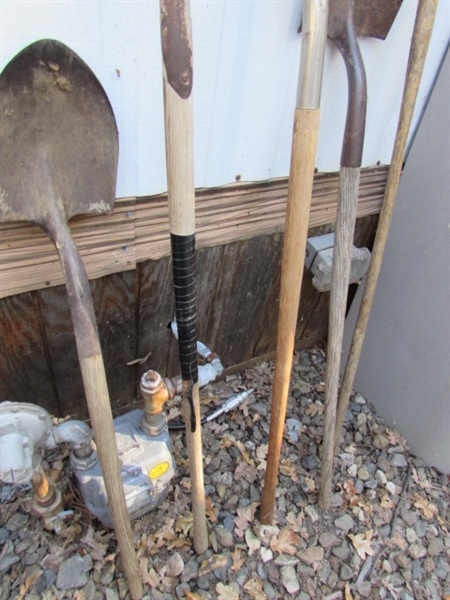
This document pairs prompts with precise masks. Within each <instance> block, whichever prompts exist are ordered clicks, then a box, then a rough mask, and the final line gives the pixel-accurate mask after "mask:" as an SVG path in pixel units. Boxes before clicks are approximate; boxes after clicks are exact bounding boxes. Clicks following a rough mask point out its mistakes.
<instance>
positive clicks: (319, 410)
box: [305, 402, 325, 417]
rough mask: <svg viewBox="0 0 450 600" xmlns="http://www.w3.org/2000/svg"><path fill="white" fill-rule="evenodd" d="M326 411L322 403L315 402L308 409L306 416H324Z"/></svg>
mask: <svg viewBox="0 0 450 600" xmlns="http://www.w3.org/2000/svg"><path fill="white" fill-rule="evenodd" d="M324 410H325V407H324V405H323V404H320V402H314V403H313V404H310V405H309V406H308V407H307V409H306V410H305V414H307V415H309V416H310V417H315V416H316V415H323V411H324Z"/></svg>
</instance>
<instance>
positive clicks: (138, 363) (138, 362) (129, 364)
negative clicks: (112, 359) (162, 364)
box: [126, 350, 152, 367]
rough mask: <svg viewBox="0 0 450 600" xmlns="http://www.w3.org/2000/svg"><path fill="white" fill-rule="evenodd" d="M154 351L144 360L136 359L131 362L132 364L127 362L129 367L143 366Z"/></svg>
mask: <svg viewBox="0 0 450 600" xmlns="http://www.w3.org/2000/svg"><path fill="white" fill-rule="evenodd" d="M151 353H152V351H151V350H150V352H149V353H148V354H146V355H145V356H144V358H135V359H134V360H130V362H127V363H126V364H127V367H131V366H133V365H142V364H144V363H145V361H146V360H147V359H148V358H149V357H150V355H151Z"/></svg>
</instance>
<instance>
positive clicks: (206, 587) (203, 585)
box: [197, 575, 211, 590]
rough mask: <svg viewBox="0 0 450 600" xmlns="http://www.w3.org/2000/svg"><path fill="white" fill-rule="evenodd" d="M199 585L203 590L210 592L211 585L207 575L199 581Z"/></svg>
mask: <svg viewBox="0 0 450 600" xmlns="http://www.w3.org/2000/svg"><path fill="white" fill-rule="evenodd" d="M197 585H198V587H199V588H200V589H201V590H209V588H210V587H211V583H210V581H209V578H208V576H207V575H202V576H201V577H199V578H198V579H197Z"/></svg>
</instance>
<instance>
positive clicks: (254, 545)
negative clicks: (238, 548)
mask: <svg viewBox="0 0 450 600" xmlns="http://www.w3.org/2000/svg"><path fill="white" fill-rule="evenodd" d="M245 541H246V542H247V546H248V548H249V552H248V554H249V556H251V555H252V554H253V553H254V552H256V551H257V550H259V549H260V548H261V541H260V540H259V539H258V538H257V537H256V535H255V534H254V533H253V531H252V530H251V528H249V529H247V531H246V532H245Z"/></svg>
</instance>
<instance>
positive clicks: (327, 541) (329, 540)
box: [319, 531, 339, 548]
mask: <svg viewBox="0 0 450 600" xmlns="http://www.w3.org/2000/svg"><path fill="white" fill-rule="evenodd" d="M319 544H320V545H321V546H322V548H332V547H333V546H337V545H338V544H339V538H338V537H337V536H336V535H335V534H334V533H333V532H332V531H324V532H323V533H321V534H320V536H319Z"/></svg>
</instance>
